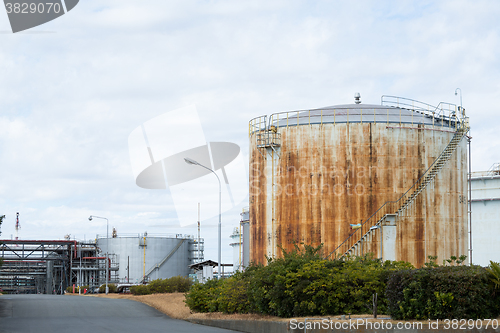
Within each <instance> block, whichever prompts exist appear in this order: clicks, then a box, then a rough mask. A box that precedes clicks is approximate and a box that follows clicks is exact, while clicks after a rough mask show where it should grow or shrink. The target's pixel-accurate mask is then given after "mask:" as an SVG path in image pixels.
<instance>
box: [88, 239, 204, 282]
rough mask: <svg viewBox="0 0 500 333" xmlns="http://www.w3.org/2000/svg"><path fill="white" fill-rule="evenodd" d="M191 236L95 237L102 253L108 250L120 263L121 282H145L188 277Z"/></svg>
mask: <svg viewBox="0 0 500 333" xmlns="http://www.w3.org/2000/svg"><path fill="white" fill-rule="evenodd" d="M194 241H195V240H194V239H193V238H191V237H187V236H183V235H177V237H176V235H172V236H148V235H146V236H145V235H137V236H128V237H126V236H124V237H115V238H98V239H97V246H98V248H99V250H100V251H101V252H100V254H101V255H104V254H105V253H106V251H108V249H109V253H110V255H113V256H116V261H117V262H118V265H119V270H118V277H119V280H120V282H122V283H126V282H128V283H139V282H142V280H143V277H144V275H146V279H145V280H146V282H147V281H151V280H155V279H165V278H170V277H173V276H179V275H180V276H186V277H187V276H188V275H189V272H190V269H189V265H190V264H192V263H193V260H192V259H193V256H195V255H196V251H194V250H193V246H192V245H193V243H194Z"/></svg>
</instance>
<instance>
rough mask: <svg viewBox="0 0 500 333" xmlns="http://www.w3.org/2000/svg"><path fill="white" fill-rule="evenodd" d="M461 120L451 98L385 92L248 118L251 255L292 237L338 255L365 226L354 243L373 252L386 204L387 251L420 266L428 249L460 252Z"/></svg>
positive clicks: (463, 233)
mask: <svg viewBox="0 0 500 333" xmlns="http://www.w3.org/2000/svg"><path fill="white" fill-rule="evenodd" d="M466 120H467V118H465V114H464V112H463V109H459V108H456V107H455V106H454V105H451V104H440V105H439V107H437V108H433V107H430V106H429V105H426V104H423V103H418V102H415V101H411V100H404V99H399V98H398V99H396V98H388V97H385V100H384V99H383V105H364V104H352V105H339V106H333V107H326V108H321V109H314V110H305V111H293V112H283V113H277V114H273V115H271V116H269V117H267V116H263V117H258V118H255V119H253V120H251V121H250V126H249V130H250V132H249V136H250V168H249V171H250V253H251V254H250V259H251V261H252V262H255V263H264V264H265V263H266V256H267V257H280V256H281V252H282V251H281V249H284V250H287V251H290V250H291V249H293V247H294V243H297V244H300V243H304V244H308V245H313V246H318V245H320V244H323V253H324V254H325V256H326V255H328V254H331V253H332V252H335V253H334V254H333V255H337V256H338V255H342V254H343V253H345V251H346V250H348V249H349V248H350V247H352V246H354V245H355V244H356V242H357V241H358V240H359V239H360V238H361V237H362V236H363V235H365V234H370V233H371V235H370V237H368V238H369V239H370V242H366V244H365V247H364V249H363V250H362V251H359V249H358V250H357V252H355V253H356V254H363V253H366V252H372V253H374V255H375V257H381V256H382V250H381V246H384V245H383V241H382V238H381V236H382V235H377V233H376V232H377V230H373V232H371V231H370V228H372V229H375V228H376V227H377V222H378V221H380V219H381V218H382V217H383V216H384V215H385V214H397V234H396V235H395V240H394V241H395V244H396V245H395V254H394V256H395V259H397V260H405V261H408V262H411V263H413V264H414V265H415V266H417V267H420V266H422V265H423V264H424V263H425V262H426V260H427V257H428V256H429V255H433V256H434V255H437V256H438V260H442V259H447V258H449V257H450V256H460V255H462V254H465V255H467V154H466V139H465V136H464V132H465V133H466V130H464V127H466V126H468V122H466ZM454 138H455V139H454ZM452 141H453V142H455V141H456V142H455V143H452V144H451V145H450V142H452ZM447 147H448V148H447ZM445 149H446V152H445V153H444V154H443V155H442V153H443V152H444V151H445ZM433 169H435V170H434V174H431V173H432V170H433ZM427 170H429V172H427V173H426V171H427ZM426 176H430V178H429V179H430V180H429V181H424V180H425V179H426V178H425V177H426ZM421 177H422V178H421ZM419 179H420V180H419ZM416 190H417V192H418V193H417V194H418V195H415V196H414V198H413V197H411V200H410V202H409V204H408V205H407V206H406V207H404V209H401V210H400V208H401V207H402V206H404V205H403V204H404V202H405V201H407V199H409V198H410V196H411V194H412V193H413V192H415V191H416ZM405 193H406V195H405ZM359 225H362V227H361V228H360V230H357V229H358V227H359ZM351 234H353V236H350V235H351ZM374 235H375V236H376V237H375V236H374ZM386 236H387V235H386ZM368 238H367V239H368ZM363 240H365V238H364V239H363ZM389 242H390V240H388V241H387V243H386V244H389ZM380 243H381V244H380ZM362 246H363V245H362V244H361V248H362ZM387 246H388V245H387ZM359 247H360V246H359V244H358V248H359ZM392 259H394V258H392Z"/></svg>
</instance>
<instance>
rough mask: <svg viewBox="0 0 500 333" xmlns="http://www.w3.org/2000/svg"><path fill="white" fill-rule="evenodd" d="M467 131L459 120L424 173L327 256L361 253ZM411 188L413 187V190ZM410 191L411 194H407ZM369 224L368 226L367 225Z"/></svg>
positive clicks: (432, 175) (424, 184)
mask: <svg viewBox="0 0 500 333" xmlns="http://www.w3.org/2000/svg"><path fill="white" fill-rule="evenodd" d="M468 131H469V125H468V122H461V123H460V126H459V127H458V128H457V130H456V132H455V134H454V135H453V138H452V139H451V141H450V142H449V143H448V145H447V146H446V148H445V149H444V150H443V152H442V153H441V155H439V157H438V158H437V159H436V160H435V161H434V162H433V163H432V164H431V166H430V167H429V168H428V169H427V170H426V171H425V172H424V174H423V175H422V176H421V177H420V178H419V179H418V180H417V181H416V182H415V183H414V184H413V185H412V186H411V187H410V188H409V189H408V191H406V192H405V193H404V194H403V195H402V196H401V197H400V198H399V199H398V200H396V201H388V202H386V203H385V204H383V205H382V206H381V207H380V208H379V209H378V210H377V211H376V212H375V213H373V215H372V216H370V217H369V218H368V219H367V220H366V221H365V222H364V223H363V224H362V226H361V228H360V229H356V231H355V232H353V233H352V234H351V235H349V237H347V238H346V239H345V240H344V241H343V242H342V244H340V245H339V246H338V247H337V248H336V249H335V250H333V251H332V252H331V253H330V254H329V255H328V256H327V258H328V257H330V256H331V255H332V254H333V253H335V252H337V253H341V255H340V256H339V257H340V258H344V257H346V256H351V255H363V254H364V251H363V247H364V245H365V244H367V243H368V242H370V241H371V240H372V238H373V232H374V231H375V230H378V228H379V227H380V226H381V224H382V221H383V220H384V219H385V216H386V214H396V215H400V214H401V213H402V212H403V211H404V210H405V209H406V208H408V207H409V206H410V205H411V204H412V203H413V202H414V201H415V199H416V198H417V197H418V195H419V194H420V193H422V191H423V190H424V189H425V188H426V187H427V185H428V184H429V183H431V182H432V181H433V180H434V179H435V178H436V175H437V174H438V173H439V171H440V170H441V169H442V168H443V167H444V165H445V164H446V162H448V161H449V160H450V158H451V155H452V154H453V152H454V151H455V150H456V149H457V147H458V145H459V143H460V141H462V138H463V137H464V136H465V135H466V134H467V132H468ZM412 189H415V190H414V191H413V192H411V191H412ZM409 193H411V194H409ZM395 208H397V209H395ZM370 221H376V223H374V224H370ZM368 226H369V227H368ZM366 229H368V230H366ZM358 230H361V234H362V235H363V236H361V237H360V238H359V239H358V240H357V241H356V242H355V243H354V244H352V245H350V241H353V240H354V239H355V238H354V237H355V236H357V235H359V234H357V231H358ZM363 232H364V233H363Z"/></svg>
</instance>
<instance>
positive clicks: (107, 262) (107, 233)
mask: <svg viewBox="0 0 500 333" xmlns="http://www.w3.org/2000/svg"><path fill="white" fill-rule="evenodd" d="M94 217H95V218H97V219H103V220H106V295H107V294H108V292H109V288H108V278H109V221H108V219H107V218H105V217H100V216H95V215H90V217H89V221H92V218H94Z"/></svg>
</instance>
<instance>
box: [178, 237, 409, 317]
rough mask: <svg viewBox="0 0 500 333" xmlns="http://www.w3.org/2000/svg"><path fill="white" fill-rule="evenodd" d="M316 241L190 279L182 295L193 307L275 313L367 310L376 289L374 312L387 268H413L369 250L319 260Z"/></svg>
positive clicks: (382, 299)
mask: <svg viewBox="0 0 500 333" xmlns="http://www.w3.org/2000/svg"><path fill="white" fill-rule="evenodd" d="M320 251H321V246H319V247H312V246H307V245H306V246H304V248H303V249H299V247H298V246H297V245H296V246H295V249H294V250H293V251H291V252H289V253H286V252H285V251H283V258H280V259H269V260H268V265H267V266H262V265H252V266H250V267H248V268H247V269H246V270H245V272H243V273H237V274H235V275H234V276H232V277H231V278H228V279H224V280H221V281H216V280H213V281H209V282H208V283H206V284H204V285H203V284H195V285H194V286H193V287H191V289H190V291H189V292H188V293H187V295H186V304H187V305H188V306H189V308H190V309H191V310H192V311H198V312H213V311H222V312H226V313H234V312H238V313H246V312H254V313H260V314H268V315H274V316H279V317H291V316H314V315H332V314H342V313H349V312H350V313H353V314H354V313H367V312H371V311H372V309H371V308H370V306H371V304H372V297H373V294H374V293H377V294H378V295H379V297H378V300H379V302H378V304H379V312H384V311H385V310H386V308H387V300H386V299H385V297H384V295H385V288H386V283H387V280H388V278H389V276H390V274H391V273H392V272H394V271H397V270H399V269H407V268H413V266H412V265H410V264H408V263H404V262H390V261H386V262H385V263H382V262H381V261H380V260H374V259H372V258H371V256H369V255H366V256H364V257H357V258H352V259H348V260H345V261H344V260H324V259H323V258H322V256H321V254H320Z"/></svg>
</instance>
